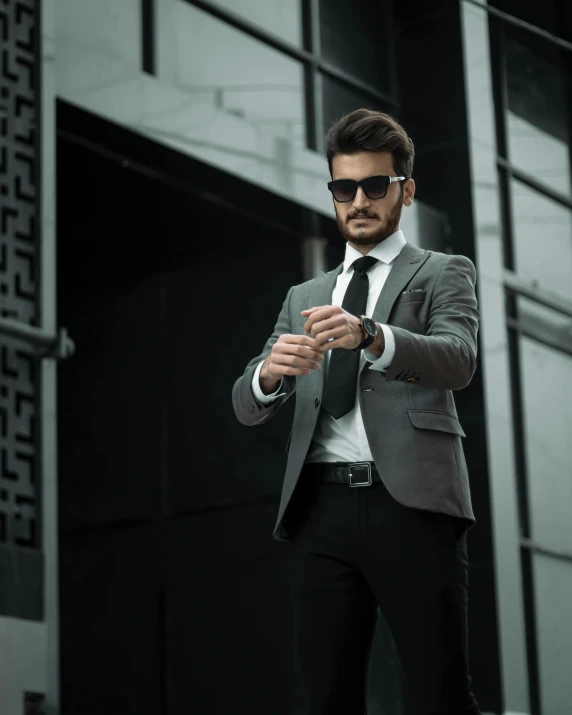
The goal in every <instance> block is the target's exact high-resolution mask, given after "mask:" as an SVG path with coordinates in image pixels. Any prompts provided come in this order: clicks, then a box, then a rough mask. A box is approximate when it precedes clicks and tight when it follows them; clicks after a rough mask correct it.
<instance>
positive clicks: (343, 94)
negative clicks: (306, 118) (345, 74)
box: [322, 75, 391, 131]
mask: <svg viewBox="0 0 572 715" xmlns="http://www.w3.org/2000/svg"><path fill="white" fill-rule="evenodd" d="M361 108H364V109H375V110H377V111H379V112H389V113H390V114H391V111H390V110H388V108H387V107H384V106H382V105H381V103H380V102H378V101H377V100H376V99H372V98H370V97H367V96H365V95H364V94H361V93H360V92H357V91H355V90H353V89H350V88H349V87H347V86H346V85H344V84H342V83H341V82H338V81H337V80H335V79H331V78H330V77H328V76H327V75H322V112H323V119H324V131H327V130H328V129H329V127H330V126H331V125H332V124H333V123H334V122H335V121H336V120H337V119H339V118H340V117H341V116H342V115H343V114H347V113H348V112H353V111H354V110H355V109H361Z"/></svg>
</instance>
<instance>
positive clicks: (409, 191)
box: [403, 179, 415, 206]
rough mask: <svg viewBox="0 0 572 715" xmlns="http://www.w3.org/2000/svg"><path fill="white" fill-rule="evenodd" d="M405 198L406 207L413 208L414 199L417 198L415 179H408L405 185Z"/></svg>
mask: <svg viewBox="0 0 572 715" xmlns="http://www.w3.org/2000/svg"><path fill="white" fill-rule="evenodd" d="M403 190H404V192H405V198H404V199H403V204H404V206H411V204H412V203H413V197H414V196H415V182H414V181H413V179H408V180H407V181H406V182H405V185H404V189H403Z"/></svg>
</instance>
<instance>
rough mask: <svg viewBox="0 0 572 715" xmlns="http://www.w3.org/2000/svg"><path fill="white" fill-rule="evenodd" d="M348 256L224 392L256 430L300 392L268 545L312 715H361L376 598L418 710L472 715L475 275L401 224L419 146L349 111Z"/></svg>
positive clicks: (375, 116)
mask: <svg viewBox="0 0 572 715" xmlns="http://www.w3.org/2000/svg"><path fill="white" fill-rule="evenodd" d="M326 144H327V158H328V164H329V168H330V175H331V177H332V181H331V182H330V183H329V184H328V188H329V189H330V191H331V192H332V195H333V200H334V207H335V211H336V219H337V224H338V228H339V230H340V232H341V233H342V235H343V237H344V238H345V239H346V241H347V245H346V253H345V260H344V262H343V264H342V265H340V266H338V267H337V268H335V269H334V270H332V271H330V272H329V273H322V274H321V275H319V276H318V277H317V278H314V279H312V280H310V281H307V282H305V283H302V284H300V285H297V286H293V287H292V288H290V290H289V291H288V294H287V296H286V299H285V301H284V304H283V306H282V310H281V312H280V315H279V316H278V321H277V323H276V326H275V328H274V332H273V334H272V336H271V337H270V338H269V340H268V342H267V343H266V345H265V347H264V350H263V351H262V354H261V355H259V356H258V357H256V358H254V359H253V360H251V361H250V363H249V364H248V365H247V367H246V370H245V372H244V374H243V375H242V377H240V378H239V379H238V380H237V381H236V383H235V385H234V388H233V394H232V398H233V405H234V410H235V412H236V415H237V418H238V419H239V421H240V422H241V423H243V424H246V425H257V424H262V423H264V422H266V421H268V420H269V419H272V417H273V416H274V415H275V414H276V411H277V410H278V409H279V408H280V407H281V405H283V404H284V402H285V401H286V400H287V399H288V398H289V397H290V396H291V395H292V394H293V393H294V392H296V410H295V414H294V422H293V427H292V432H291V435H290V443H289V451H288V463H287V468H286V476H285V480H284V486H283V490H282V498H281V502H280V507H279V513H278V520H277V523H276V527H275V530H274V533H273V536H274V538H276V539H277V540H281V541H289V542H290V546H291V553H290V557H291V559H292V560H291V562H290V564H291V566H292V571H291V580H290V585H291V594H292V604H293V613H294V623H295V626H296V640H297V648H298V655H299V662H300V667H301V672H302V676H303V680H304V685H305V689H306V693H307V699H308V715H338V714H339V715H357V713H359V714H360V715H362V714H363V713H364V712H366V704H365V703H366V682H367V681H366V679H367V669H368V664H369V655H370V649H371V644H372V638H373V634H374V628H375V617H376V609H377V607H378V606H379V607H380V609H381V611H382V613H383V614H384V616H385V618H386V620H387V623H388V625H389V627H390V629H391V631H392V634H393V638H394V641H395V644H396V648H397V650H398V653H399V657H400V660H401V663H402V666H403V673H404V676H405V681H406V696H407V697H408V698H409V700H410V702H409V706H410V708H411V709H410V712H411V713H415V715H422V714H425V713H427V714H429V713H431V714H436V713H439V715H445V713H446V714H447V715H453V714H454V715H460V713H463V714H464V715H467V714H470V715H475V714H477V713H479V709H478V705H477V703H476V701H475V698H474V696H473V695H472V693H471V690H470V683H471V678H470V676H469V669H468V654H467V569H468V564H467V554H466V532H467V530H468V529H469V528H470V527H471V526H472V525H473V524H474V521H475V519H474V516H473V511H472V507H471V497H470V491H469V481H468V475H467V467H466V463H465V458H464V454H463V447H462V444H461V438H462V437H464V436H465V433H464V431H463V429H462V427H461V425H460V423H459V421H458V418H457V412H456V408H455V401H454V398H453V390H459V389H462V388H463V387H466V386H467V385H468V384H469V382H470V380H471V378H472V376H473V373H474V371H475V365H476V354H477V331H478V321H479V317H480V316H479V312H478V309H477V300H476V297H475V281H476V272H475V267H474V265H473V263H472V262H471V261H470V260H469V259H468V258H465V257H463V256H457V255H446V254H443V253H437V252H434V251H425V250H422V249H420V248H417V247H415V246H413V245H412V244H409V243H407V242H406V240H405V238H404V236H403V233H402V232H401V231H400V230H399V223H400V218H401V211H402V207H403V206H411V204H412V202H413V197H414V194H415V182H414V181H413V179H412V178H411V175H412V171H413V160H414V147H413V143H412V141H411V139H410V138H409V137H408V135H407V133H406V132H405V130H404V129H403V127H402V126H400V125H399V124H398V123H397V122H396V121H395V120H394V119H393V118H392V117H390V116H389V115H387V114H382V113H379V112H373V111H369V110H365V109H360V110H357V111H355V112H352V113H350V114H348V115H346V116H344V117H342V118H341V119H340V120H339V121H338V122H336V123H335V124H334V125H333V126H332V128H331V129H330V130H329V132H328V136H327V142H326Z"/></svg>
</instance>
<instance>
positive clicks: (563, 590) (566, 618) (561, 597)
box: [533, 554, 572, 715]
mask: <svg viewBox="0 0 572 715" xmlns="http://www.w3.org/2000/svg"><path fill="white" fill-rule="evenodd" d="M533 580H534V596H535V610H536V638H537V643H538V661H539V662H538V666H539V671H540V697H541V712H542V713H546V715H566V713H569V712H570V703H572V679H571V678H570V670H571V669H570V664H571V662H572V658H571V653H572V647H571V646H572V618H570V603H572V564H570V563H569V562H566V561H562V560H560V559H554V558H550V557H549V556H545V555H543V554H534V555H533Z"/></svg>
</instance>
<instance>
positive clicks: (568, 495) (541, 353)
mask: <svg viewBox="0 0 572 715" xmlns="http://www.w3.org/2000/svg"><path fill="white" fill-rule="evenodd" d="M570 324H571V323H570V320H568V326H569V327H570ZM519 343H520V359H521V372H522V381H521V383H522V399H523V412H524V415H523V417H524V440H525V454H526V464H527V476H528V496H529V504H530V516H531V530H532V539H533V540H534V541H538V542H539V543H542V544H544V545H545V546H547V547H550V548H553V549H563V550H568V551H570V552H572V530H571V529H570V505H571V504H572V469H571V465H572V439H571V435H572V355H567V354H566V353H564V352H560V351H558V350H554V349H553V348H550V347H548V346H546V345H543V344H542V343H539V342H538V341H536V340H533V339H532V338H529V337H527V336H523V335H521V336H520V337H519Z"/></svg>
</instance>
